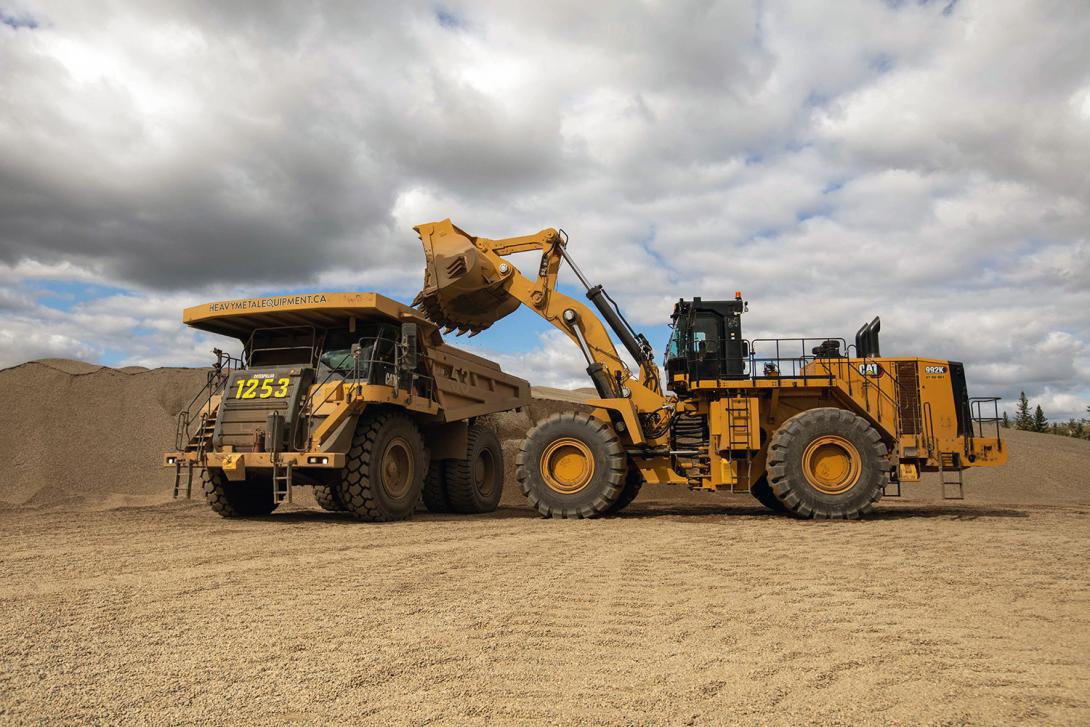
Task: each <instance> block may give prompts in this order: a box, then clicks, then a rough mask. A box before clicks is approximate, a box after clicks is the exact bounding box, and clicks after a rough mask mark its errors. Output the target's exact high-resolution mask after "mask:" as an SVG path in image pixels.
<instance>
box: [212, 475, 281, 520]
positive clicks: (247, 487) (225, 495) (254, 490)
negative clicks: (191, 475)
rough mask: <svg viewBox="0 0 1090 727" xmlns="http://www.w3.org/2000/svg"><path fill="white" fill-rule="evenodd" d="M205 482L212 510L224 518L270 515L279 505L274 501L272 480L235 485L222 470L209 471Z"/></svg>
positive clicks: (259, 479)
mask: <svg viewBox="0 0 1090 727" xmlns="http://www.w3.org/2000/svg"><path fill="white" fill-rule="evenodd" d="M201 480H202V484H203V486H204V497H205V499H206V500H207V501H208V505H209V507H211V508H212V509H213V510H214V511H215V512H216V513H218V514H219V515H220V516H221V517H254V516H259V515H268V514H269V513H271V512H272V511H273V510H275V509H276V508H277V506H278V505H279V503H277V502H276V501H275V500H274V499H273V483H272V479H271V478H268V479H265V478H257V477H255V476H253V475H251V476H249V477H247V478H246V479H245V480H243V481H241V482H232V481H231V480H229V479H227V476H226V475H224V474H223V471H222V470H218V469H205V470H204V471H203V472H202V473H201Z"/></svg>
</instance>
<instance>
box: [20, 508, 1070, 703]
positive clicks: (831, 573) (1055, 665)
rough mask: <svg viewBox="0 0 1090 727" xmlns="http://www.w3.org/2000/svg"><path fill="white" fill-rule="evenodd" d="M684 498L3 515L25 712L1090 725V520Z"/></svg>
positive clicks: (1014, 511)
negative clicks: (800, 508) (414, 510)
mask: <svg viewBox="0 0 1090 727" xmlns="http://www.w3.org/2000/svg"><path fill="white" fill-rule="evenodd" d="M675 493H676V491H673V492H671V491H667V490H660V489H658V488H654V489H652V491H651V492H649V493H647V496H646V497H641V499H640V500H639V501H637V503H636V504H635V505H634V506H633V507H632V509H631V511H629V512H627V513H626V514H625V515H623V516H621V517H617V518H613V519H609V520H598V521H582V522H566V521H551V520H542V519H538V518H536V517H533V516H532V515H531V514H530V513H529V512H528V511H526V510H525V509H521V508H517V507H507V508H504V509H502V510H501V511H500V512H498V513H496V514H495V515H493V516H487V517H475V518H464V517H454V516H442V517H440V516H430V515H421V516H418V517H417V518H416V519H415V520H413V521H410V522H406V523H395V524H389V525H381V526H375V525H363V524H357V523H354V522H351V521H349V520H347V519H345V518H343V517H340V516H337V515H330V514H326V513H319V512H317V511H313V510H303V509H298V508H295V509H292V510H289V511H287V512H279V513H277V514H274V515H273V516H271V517H269V518H264V519H260V520H249V521H225V520H221V519H220V518H218V517H216V516H215V515H213V514H212V513H211V512H210V511H209V510H207V508H205V507H204V506H203V504H199V503H174V504H169V505H162V506H155V507H141V508H131V509H118V510H112V511H105V512H70V511H60V510H42V511H37V512H32V511H27V510H8V511H6V512H0V553H2V554H3V555H2V556H0V563H2V568H0V608H2V609H3V612H4V618H3V619H2V620H0V664H2V667H3V668H2V673H0V721H2V722H4V723H7V724H33V723H58V722H92V723H106V722H125V723H155V724H183V723H184V724H205V723H231V724H276V723H289V722H290V723H305V724H328V723H340V722H351V723H372V724H387V723H414V724H423V723H428V722H444V723H447V722H454V723H494V724H518V723H527V722H547V723H634V722H635V723H653V724H658V723H670V724H689V723H725V722H730V723H739V724H767V723H785V722H792V723H798V722H814V723H818V722H820V723H824V724H830V723H842V724H892V723H943V724H958V723H990V724H1009V723H1013V722H1039V723H1068V724H1086V723H1087V722H1090V687H1088V686H1087V685H1090V570H1088V569H1087V566H1086V564H1087V560H1088V556H1090V519H1088V514H1090V509H1088V508H1085V507H1078V506H1066V507H1061V506H1044V505H1026V506H1018V505H999V504H994V503H988V504H979V503H978V504H949V503H931V502H926V501H904V502H901V503H892V504H885V503H884V506H883V508H882V510H881V511H880V512H879V513H878V514H876V516H875V517H873V518H872V519H869V520H865V521H862V522H847V523H843V522H841V523H837V522H832V523H829V522H824V523H815V522H797V521H793V520H790V519H787V518H783V517H777V516H771V515H766V514H765V513H764V511H762V510H761V509H759V508H758V507H754V506H753V505H752V501H751V500H749V499H748V498H746V497H741V496H730V495H724V496H717V497H704V496H697V495H690V494H689V493H684V495H683V496H681V495H678V494H675ZM512 502H513V503H517V499H514V500H512Z"/></svg>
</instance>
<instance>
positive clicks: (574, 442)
mask: <svg viewBox="0 0 1090 727" xmlns="http://www.w3.org/2000/svg"><path fill="white" fill-rule="evenodd" d="M540 465H541V477H542V479H543V480H545V484H546V485H548V486H549V489H551V490H553V491H555V492H559V493H560V494H562V495H571V494H574V493H576V492H579V491H580V490H582V489H583V488H585V487H586V486H587V485H589V484H590V481H591V480H592V479H594V454H593V453H592V452H591V451H590V447H588V446H587V445H586V443H584V442H582V441H580V440H578V439H575V438H573V437H564V438H562V439H558V440H556V441H555V442H553V443H551V444H550V445H549V446H548V447H546V448H545V451H544V452H542V454H541V463H540Z"/></svg>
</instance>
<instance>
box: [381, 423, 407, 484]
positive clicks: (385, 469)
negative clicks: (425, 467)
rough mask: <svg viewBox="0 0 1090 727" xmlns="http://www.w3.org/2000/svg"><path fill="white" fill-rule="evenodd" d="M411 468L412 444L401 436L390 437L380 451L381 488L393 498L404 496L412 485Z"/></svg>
mask: <svg viewBox="0 0 1090 727" xmlns="http://www.w3.org/2000/svg"><path fill="white" fill-rule="evenodd" d="M413 469H414V466H413V454H412V446H411V445H410V444H409V443H408V442H407V441H405V440H404V439H402V438H401V437H395V438H393V439H391V440H390V443H389V444H387V445H386V451H384V452H383V453H382V466H381V475H382V489H383V490H385V491H386V493H387V494H388V495H390V497H393V498H394V499H399V498H402V497H404V496H405V495H407V494H408V493H409V489H410V488H411V487H412V482H413V474H414V473H413Z"/></svg>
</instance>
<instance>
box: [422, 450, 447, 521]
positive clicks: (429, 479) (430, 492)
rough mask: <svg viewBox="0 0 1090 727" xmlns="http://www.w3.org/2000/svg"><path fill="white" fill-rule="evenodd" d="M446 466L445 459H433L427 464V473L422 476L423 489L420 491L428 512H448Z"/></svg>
mask: <svg viewBox="0 0 1090 727" xmlns="http://www.w3.org/2000/svg"><path fill="white" fill-rule="evenodd" d="M446 466H447V465H446V460H442V459H433V460H432V461H431V463H430V464H429V465H428V474H427V475H425V476H424V485H423V491H422V492H421V493H420V494H421V497H422V499H423V500H424V507H426V508H428V512H436V513H444V512H450V500H449V499H448V498H447V482H446Z"/></svg>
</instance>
